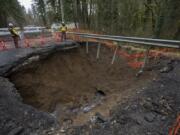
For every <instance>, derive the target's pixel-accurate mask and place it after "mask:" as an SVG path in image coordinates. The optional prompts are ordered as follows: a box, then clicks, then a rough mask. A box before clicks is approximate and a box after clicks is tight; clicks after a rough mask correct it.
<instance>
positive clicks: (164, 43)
mask: <svg viewBox="0 0 180 135" xmlns="http://www.w3.org/2000/svg"><path fill="white" fill-rule="evenodd" d="M68 34H74V35H79V36H80V37H84V38H93V39H99V40H109V41H116V42H127V43H134V44H141V45H146V46H157V47H167V48H180V41H178V40H164V39H152V38H138V37H125V36H112V35H99V34H89V33H78V32H68Z"/></svg>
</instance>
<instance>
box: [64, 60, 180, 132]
mask: <svg viewBox="0 0 180 135" xmlns="http://www.w3.org/2000/svg"><path fill="white" fill-rule="evenodd" d="M151 70H154V71H155V72H157V73H158V76H159V77H158V78H156V79H153V81H152V82H151V83H150V84H151V85H148V86H147V87H146V88H143V89H139V92H138V93H137V94H136V95H134V97H132V98H129V100H127V101H126V102H124V103H119V104H118V105H117V106H116V107H114V108H113V109H112V111H111V115H110V117H109V118H108V119H106V118H105V117H103V115H101V114H98V115H96V116H95V119H93V120H91V121H89V122H88V123H86V124H84V125H82V126H76V127H74V128H70V129H68V130H67V131H66V135H168V134H169V131H170V129H171V128H173V126H175V125H174V124H175V121H176V118H177V117H178V116H179V115H180V61H179V60H169V59H168V58H165V59H164V58H163V59H160V61H159V62H158V63H157V64H156V65H155V66H154V67H153V68H151ZM177 135H180V130H179V132H178V133H177Z"/></svg>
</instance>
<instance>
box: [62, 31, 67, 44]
mask: <svg viewBox="0 0 180 135" xmlns="http://www.w3.org/2000/svg"><path fill="white" fill-rule="evenodd" d="M65 40H66V32H61V41H62V42H63V41H65Z"/></svg>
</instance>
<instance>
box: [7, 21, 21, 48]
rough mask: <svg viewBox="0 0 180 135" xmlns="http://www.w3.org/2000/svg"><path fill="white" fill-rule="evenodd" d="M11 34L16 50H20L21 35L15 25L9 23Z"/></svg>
mask: <svg viewBox="0 0 180 135" xmlns="http://www.w3.org/2000/svg"><path fill="white" fill-rule="evenodd" d="M9 32H10V33H11V36H12V38H13V40H14V45H15V47H16V48H19V45H18V40H19V34H18V32H17V31H16V29H15V27H14V25H13V24H12V23H9Z"/></svg>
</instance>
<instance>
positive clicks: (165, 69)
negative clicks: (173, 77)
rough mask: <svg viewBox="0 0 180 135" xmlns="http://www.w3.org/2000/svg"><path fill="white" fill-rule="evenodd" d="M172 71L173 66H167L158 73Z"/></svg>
mask: <svg viewBox="0 0 180 135" xmlns="http://www.w3.org/2000/svg"><path fill="white" fill-rule="evenodd" d="M172 70H173V66H172V65H169V66H166V67H163V68H162V69H160V72H161V73H169V72H171V71H172Z"/></svg>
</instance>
